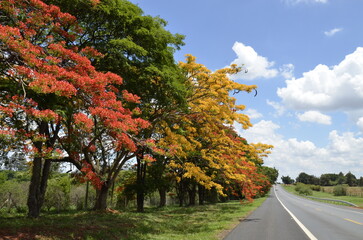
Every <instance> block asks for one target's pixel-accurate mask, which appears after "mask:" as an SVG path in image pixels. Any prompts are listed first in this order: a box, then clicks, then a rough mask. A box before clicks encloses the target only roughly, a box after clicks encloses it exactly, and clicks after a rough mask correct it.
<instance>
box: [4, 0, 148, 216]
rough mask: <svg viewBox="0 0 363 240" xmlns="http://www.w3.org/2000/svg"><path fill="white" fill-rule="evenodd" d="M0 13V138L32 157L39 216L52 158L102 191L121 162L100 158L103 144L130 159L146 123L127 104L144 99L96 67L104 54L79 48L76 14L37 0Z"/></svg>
mask: <svg viewBox="0 0 363 240" xmlns="http://www.w3.org/2000/svg"><path fill="white" fill-rule="evenodd" d="M97 2H98V1H93V4H97ZM0 11H1V15H2V18H1V20H0V21H1V22H0V23H1V25H0V47H1V48H0V50H1V59H0V70H1V72H0V78H1V102H0V104H1V105H0V111H1V115H0V120H1V123H2V124H1V126H2V127H1V129H0V130H1V138H3V139H4V138H9V139H11V140H12V141H13V142H15V143H18V144H19V143H22V144H23V146H24V149H25V150H26V151H27V152H28V153H29V157H31V158H32V178H31V183H30V187H29V195H28V208H29V214H28V215H29V217H38V216H39V212H40V208H41V206H42V203H43V200H44V194H45V191H46V186H47V179H48V176H49V170H50V165H51V162H52V161H68V162H72V163H73V164H75V165H76V166H77V167H78V168H79V169H80V170H81V171H83V172H84V173H85V177H86V178H87V179H89V180H91V181H92V182H93V184H94V185H95V186H96V188H97V189H102V187H103V186H105V185H107V180H108V178H106V179H104V174H105V171H120V167H119V166H118V165H117V166H114V165H113V166H110V165H111V164H110V163H109V162H102V161H100V159H98V158H97V154H94V153H101V154H102V152H103V151H104V150H105V149H104V148H103V147H104V145H103V143H100V142H101V141H103V140H105V141H106V142H105V143H104V144H108V145H112V146H113V147H114V149H116V150H118V152H117V154H121V157H119V159H121V160H120V161H125V159H126V160H127V159H129V155H130V153H132V152H134V151H135V149H136V147H135V145H136V144H135V141H134V139H133V137H132V135H133V134H135V135H136V134H138V132H139V130H140V129H142V128H145V127H147V126H148V123H147V122H146V121H144V120H142V119H140V118H135V117H133V115H134V113H136V114H140V110H137V109H136V110H135V112H133V111H132V110H130V109H127V108H126V107H125V106H126V105H129V103H131V102H134V103H137V102H138V101H139V98H138V97H137V96H135V95H133V94H130V93H128V92H127V91H126V90H123V91H122V92H120V91H119V90H118V89H117V88H116V86H118V85H122V79H121V77H119V76H118V75H116V74H113V73H109V72H108V73H102V72H98V71H96V69H95V67H93V66H92V64H91V61H90V59H97V58H99V57H100V55H101V54H99V53H98V52H97V51H95V50H94V49H92V48H90V47H85V48H81V49H79V48H78V47H77V46H76V45H74V44H75V43H77V41H76V39H77V38H79V37H80V36H81V35H82V30H81V29H80V28H79V26H78V25H77V22H76V18H75V17H73V16H72V15H70V14H68V13H62V12H61V11H60V9H59V8H58V7H56V6H53V5H47V4H45V3H43V2H42V1H39V0H16V1H14V0H7V1H1V2H0ZM85 134H88V135H87V136H86V135H85ZM82 137H83V138H82ZM108 153H110V152H108ZM90 155H92V156H93V158H91V157H90ZM100 164H102V166H107V167H108V168H107V167H106V168H104V169H103V172H102V171H98V170H99V168H100Z"/></svg>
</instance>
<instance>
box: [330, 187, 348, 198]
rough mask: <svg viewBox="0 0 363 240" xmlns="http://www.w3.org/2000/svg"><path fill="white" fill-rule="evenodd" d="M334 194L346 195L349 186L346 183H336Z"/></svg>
mask: <svg viewBox="0 0 363 240" xmlns="http://www.w3.org/2000/svg"><path fill="white" fill-rule="evenodd" d="M333 194H334V196H346V195H347V187H346V186H345V185H336V186H335V187H334V189H333Z"/></svg>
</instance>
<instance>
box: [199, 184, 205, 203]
mask: <svg viewBox="0 0 363 240" xmlns="http://www.w3.org/2000/svg"><path fill="white" fill-rule="evenodd" d="M198 197H199V205H204V200H205V188H204V187H203V186H202V185H200V184H199V185H198Z"/></svg>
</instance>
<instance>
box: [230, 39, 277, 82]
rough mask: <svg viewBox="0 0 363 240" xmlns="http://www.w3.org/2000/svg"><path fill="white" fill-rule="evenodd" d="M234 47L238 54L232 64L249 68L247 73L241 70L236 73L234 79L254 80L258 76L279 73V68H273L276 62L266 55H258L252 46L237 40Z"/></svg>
mask: <svg viewBox="0 0 363 240" xmlns="http://www.w3.org/2000/svg"><path fill="white" fill-rule="evenodd" d="M232 49H233V51H234V52H235V53H236V54H237V58H236V59H235V60H234V61H233V62H232V63H231V64H237V65H238V66H243V67H244V68H245V69H247V73H245V72H241V73H239V74H237V75H234V76H233V78H234V79H237V78H242V79H247V80H252V79H256V78H273V77H275V76H277V75H278V70H277V69H275V68H272V67H273V66H274V62H270V61H268V59H267V58H266V57H263V56H260V55H258V53H257V52H256V51H255V50H254V49H253V48H252V47H251V46H246V45H244V44H243V43H240V42H235V43H234V45H233V47H232Z"/></svg>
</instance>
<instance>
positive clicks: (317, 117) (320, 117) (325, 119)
mask: <svg viewBox="0 0 363 240" xmlns="http://www.w3.org/2000/svg"><path fill="white" fill-rule="evenodd" d="M297 117H298V119H299V120H300V121H302V122H315V123H320V124H325V125H330V124H331V117H330V116H328V115H325V114H322V113H320V112H318V111H307V112H305V113H303V114H298V115H297Z"/></svg>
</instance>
